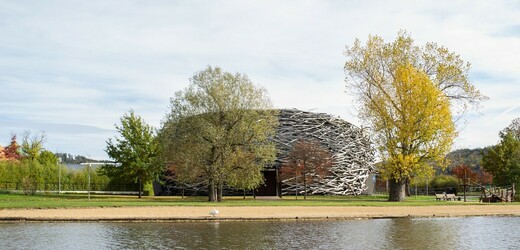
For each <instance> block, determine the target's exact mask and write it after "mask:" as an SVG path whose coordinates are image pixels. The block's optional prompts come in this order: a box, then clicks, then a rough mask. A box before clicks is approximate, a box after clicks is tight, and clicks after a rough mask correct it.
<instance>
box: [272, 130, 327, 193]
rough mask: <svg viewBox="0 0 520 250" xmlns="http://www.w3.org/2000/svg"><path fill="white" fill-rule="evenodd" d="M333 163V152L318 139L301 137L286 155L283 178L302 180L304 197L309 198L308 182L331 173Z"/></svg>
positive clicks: (295, 181) (294, 181)
mask: <svg viewBox="0 0 520 250" xmlns="http://www.w3.org/2000/svg"><path fill="white" fill-rule="evenodd" d="M332 165H333V161H332V154H331V153H330V152H329V151H328V150H327V149H324V148H322V147H321V146H320V144H319V143H318V142H316V141H306V140H303V139H299V140H298V141H296V142H295V143H294V145H293V148H292V150H291V151H289V153H288V154H287V156H286V157H285V160H284V164H283V165H282V178H283V179H284V181H290V182H293V183H299V181H300V180H301V182H302V183H303V194H304V199H307V184H308V183H312V182H317V181H320V180H321V179H323V178H324V177H325V176H326V175H327V174H329V173H330V169H331V167H332ZM297 196H298V192H297V193H296V197H297Z"/></svg>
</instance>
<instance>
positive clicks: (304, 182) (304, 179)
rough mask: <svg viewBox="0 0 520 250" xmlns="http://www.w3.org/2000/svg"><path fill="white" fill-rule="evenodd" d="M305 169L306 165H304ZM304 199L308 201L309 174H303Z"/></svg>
mask: <svg viewBox="0 0 520 250" xmlns="http://www.w3.org/2000/svg"><path fill="white" fill-rule="evenodd" d="M303 167H305V165H303ZM303 199H304V200H307V174H306V173H305V171H304V172H303Z"/></svg>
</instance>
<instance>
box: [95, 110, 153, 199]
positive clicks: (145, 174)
mask: <svg viewBox="0 0 520 250" xmlns="http://www.w3.org/2000/svg"><path fill="white" fill-rule="evenodd" d="M115 127H116V130H117V132H118V133H119V135H120V137H115V138H114V140H112V139H111V138H110V139H108V141H107V147H106V149H105V151H106V152H107V154H108V156H109V157H110V158H111V159H113V160H114V161H116V162H118V163H120V164H121V165H120V166H113V165H104V166H103V167H102V170H103V172H104V173H105V174H107V175H109V176H119V177H121V176H129V177H132V178H133V179H134V180H135V181H136V182H138V183H139V189H140V190H139V197H141V192H142V187H143V183H147V182H150V181H152V180H154V179H155V178H157V175H158V174H159V173H161V172H162V170H163V165H162V164H159V163H158V162H157V154H158V149H159V148H158V142H157V140H156V137H155V130H154V129H153V128H152V126H150V125H148V124H146V122H145V121H144V120H143V119H142V118H141V117H140V116H138V115H136V114H135V113H134V111H130V113H129V114H124V115H123V116H122V117H121V125H115Z"/></svg>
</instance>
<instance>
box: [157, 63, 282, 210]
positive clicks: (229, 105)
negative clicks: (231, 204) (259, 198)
mask: <svg viewBox="0 0 520 250" xmlns="http://www.w3.org/2000/svg"><path fill="white" fill-rule="evenodd" d="M170 103H171V110H170V112H169V114H168V115H167V117H166V119H165V120H166V122H165V123H164V125H163V128H162V130H161V133H160V138H161V142H162V143H161V144H162V145H163V146H162V148H163V153H162V155H163V160H164V161H166V162H171V163H172V164H176V165H178V164H184V163H188V164H190V165H191V167H192V168H193V169H197V171H198V172H199V173H200V174H201V176H202V177H203V178H204V180H205V181H206V183H207V187H208V199H209V201H221V200H222V188H223V186H224V185H225V184H227V185H228V186H231V187H234V186H237V187H240V188H244V187H245V186H248V187H255V186H259V185H260V184H261V183H263V177H262V175H261V173H260V171H261V170H262V169H263V168H264V167H265V165H266V164H268V163H271V162H272V161H274V159H275V156H276V149H275V145H274V143H273V142H272V141H270V140H269V138H270V137H272V136H273V135H274V132H275V128H276V124H277V118H276V116H275V114H276V113H275V111H273V110H272V109H271V102H270V100H269V98H268V97H267V93H266V90H265V89H263V88H260V87H258V86H256V85H254V84H253V83H252V82H251V81H250V80H249V79H248V77H247V76H246V75H243V74H239V73H236V74H232V73H228V72H224V71H222V69H220V68H218V67H215V68H212V67H208V68H206V69H205V70H203V71H200V72H198V73H196V74H195V75H194V76H193V77H192V78H191V79H190V85H189V87H188V88H187V89H185V90H184V91H180V92H177V93H176V94H175V96H174V97H173V98H172V99H171V102H170ZM243 176H247V178H248V179H249V181H250V182H248V183H247V185H245V184H244V183H242V182H240V181H237V178H241V177H243Z"/></svg>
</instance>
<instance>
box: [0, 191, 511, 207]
mask: <svg viewBox="0 0 520 250" xmlns="http://www.w3.org/2000/svg"><path fill="white" fill-rule="evenodd" d="M387 199H388V197H387V196H385V195H368V196H308V197H307V200H304V199H303V197H301V196H299V197H298V199H296V197H294V196H284V197H283V198H282V199H274V200H273V199H261V198H258V199H254V198H253V197H246V199H243V197H241V196H230V197H224V200H223V202H221V203H217V204H215V203H210V202H207V197H204V196H188V197H185V198H181V197H179V196H156V197H153V196H143V197H142V198H141V199H139V198H138V197H136V196H123V195H91V197H90V200H89V199H88V196H87V195H86V194H36V195H34V196H26V195H23V194H0V209H5V208H77V207H132V206H215V205H217V206H379V207H387V206H438V205H468V204H472V205H477V204H481V205H486V204H483V203H478V199H477V198H475V197H472V198H469V199H468V202H466V203H465V202H462V201H436V200H435V197H434V196H411V197H408V199H407V201H405V202H388V201H387ZM487 204H489V203H487ZM493 204H506V203H493ZM516 204H518V203H509V204H508V205H516Z"/></svg>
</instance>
